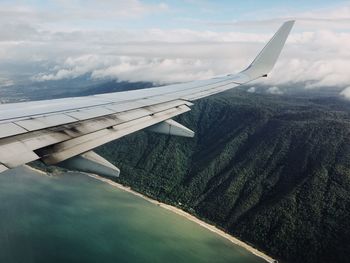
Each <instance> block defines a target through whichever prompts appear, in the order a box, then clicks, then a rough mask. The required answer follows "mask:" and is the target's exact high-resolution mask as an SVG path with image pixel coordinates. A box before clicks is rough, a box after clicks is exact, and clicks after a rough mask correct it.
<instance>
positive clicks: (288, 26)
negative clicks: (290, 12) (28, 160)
mask: <svg viewBox="0 0 350 263" xmlns="http://www.w3.org/2000/svg"><path fill="white" fill-rule="evenodd" d="M294 23H295V21H293V20H292V21H287V22H285V23H284V24H283V25H282V26H281V27H280V28H279V29H278V31H277V32H276V34H275V35H274V36H273V37H272V38H271V40H270V41H269V42H268V43H267V44H266V46H265V47H264V48H263V50H262V51H261V52H260V53H259V55H258V56H257V57H256V58H255V59H254V61H253V62H252V63H251V64H250V65H249V67H248V68H246V69H245V70H243V71H242V72H241V73H243V74H245V75H247V76H248V77H249V79H250V80H254V79H257V78H260V77H266V76H267V74H268V73H269V72H270V71H271V70H272V68H273V66H274V65H275V63H276V61H277V59H278V57H279V55H280V53H281V51H282V48H283V46H284V44H285V43H286V40H287V38H288V36H289V33H290V31H291V30H292V28H293V25H294Z"/></svg>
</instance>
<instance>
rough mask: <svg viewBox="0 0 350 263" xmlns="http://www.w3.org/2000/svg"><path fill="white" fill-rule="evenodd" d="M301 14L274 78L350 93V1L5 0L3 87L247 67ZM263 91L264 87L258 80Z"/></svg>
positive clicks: (193, 75) (205, 74)
mask: <svg viewBox="0 0 350 263" xmlns="http://www.w3.org/2000/svg"><path fill="white" fill-rule="evenodd" d="M290 19H296V20H297V22H296V25H295V28H294V29H293V31H292V34H291V36H290V38H289V39H288V42H287V44H286V47H285V49H284V51H283V53H282V55H281V58H280V60H279V61H278V64H277V65H276V67H275V69H274V70H273V72H272V73H271V76H270V77H269V78H268V79H264V80H263V81H264V83H265V84H268V85H271V89H269V90H271V93H273V94H279V93H280V90H279V87H280V86H282V85H293V84H300V83H302V85H303V86H304V87H305V88H306V89H313V88H322V87H336V88H337V89H339V88H340V89H342V92H341V95H342V96H345V97H350V74H349V73H348V72H349V70H348V69H349V68H350V48H349V46H350V1H341V0H333V1H324V0H317V1H316V0H308V1H305V0H294V1H277V0H265V1H258V0H245V1H233V0H231V1H228V0H221V1H206V0H181V1H175V0H169V1H166V0H165V1H157V0H147V1H141V0H128V1H122V0H96V1H94V0H52V1H44V0H22V1H16V0H12V1H7V0H1V1H0V88H1V87H3V86H10V85H14V84H17V83H25V82H27V81H41V82H42V81H50V80H61V79H72V78H76V77H79V76H88V77H90V78H92V79H98V80H100V79H119V80H127V81H151V82H154V83H157V84H163V83H174V82H182V81H189V80H195V79H204V78H210V77H213V76H216V75H223V74H228V73H235V72H239V71H241V70H242V69H244V68H245V67H246V66H247V65H249V63H250V62H251V61H252V60H253V59H254V57H255V56H256V54H257V53H258V52H259V51H260V50H261V49H262V48H263V46H264V44H265V43H266V42H267V41H268V40H269V38H270V37H271V36H272V35H273V34H274V32H275V31H276V30H277V29H278V27H279V26H280V25H281V24H282V23H283V22H284V21H286V20H290ZM251 92H254V89H251Z"/></svg>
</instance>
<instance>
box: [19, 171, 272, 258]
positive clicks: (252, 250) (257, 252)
mask: <svg viewBox="0 0 350 263" xmlns="http://www.w3.org/2000/svg"><path fill="white" fill-rule="evenodd" d="M25 167H26V168H28V169H29V170H32V171H34V172H37V173H40V174H41V175H48V173H47V172H44V171H42V170H39V169H37V168H33V167H31V166H29V165H25ZM81 174H83V175H87V176H88V177H90V178H93V179H95V180H98V181H101V182H104V183H107V184H109V185H111V186H114V187H116V188H118V189H120V190H123V191H125V192H128V193H131V194H133V195H135V196H138V197H140V198H142V199H144V200H146V201H148V202H150V203H152V204H155V205H157V206H159V207H162V208H164V209H166V210H168V211H171V212H173V213H175V214H177V215H180V216H182V217H185V218H186V219H188V220H190V221H192V222H194V223H196V224H198V225H199V226H201V227H203V228H205V229H207V230H209V231H211V232H213V233H215V234H217V235H219V236H221V237H223V238H225V239H227V240H228V241H230V242H231V243H233V244H235V245H236V246H239V247H241V248H244V249H245V250H247V251H248V252H250V253H252V254H254V255H255V256H257V257H259V258H261V259H263V260H265V261H266V262H269V263H275V262H278V261H277V260H275V259H273V258H272V257H270V256H268V255H266V254H265V253H263V252H261V251H260V250H258V249H256V248H254V247H252V246H251V245H248V244H247V243H245V242H243V241H241V240H239V239H238V238H235V237H234V236H232V235H230V234H228V233H226V232H225V231H223V230H221V229H219V228H217V227H216V226H214V225H210V224H208V223H206V222H204V221H203V220H201V219H199V218H197V217H195V216H193V215H191V214H190V213H188V212H185V211H183V210H181V209H180V208H177V207H175V206H172V205H168V204H165V203H162V202H159V201H157V200H154V199H152V198H150V197H148V196H145V195H143V194H141V193H139V192H136V191H134V190H132V189H131V187H128V186H124V185H122V184H120V183H117V182H114V181H112V180H110V179H107V178H104V177H102V176H99V175H95V174H88V173H81Z"/></svg>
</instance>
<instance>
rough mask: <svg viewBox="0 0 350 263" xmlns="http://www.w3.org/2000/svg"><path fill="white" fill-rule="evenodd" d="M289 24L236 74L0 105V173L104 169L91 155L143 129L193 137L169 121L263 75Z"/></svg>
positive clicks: (104, 165) (190, 132) (276, 52)
mask: <svg viewBox="0 0 350 263" xmlns="http://www.w3.org/2000/svg"><path fill="white" fill-rule="evenodd" d="M293 24H294V22H293V21H289V22H286V23H284V24H283V25H282V27H281V28H280V29H279V30H278V31H277V33H276V34H275V35H274V37H273V38H272V39H271V40H270V42H269V43H268V44H267V45H266V46H265V48H264V49H263V50H262V52H261V53H260V54H259V55H258V57H257V58H256V59H255V60H254V61H253V63H252V64H251V65H250V66H249V67H248V68H247V69H246V70H244V71H242V72H241V73H238V74H234V75H227V76H224V77H218V78H213V79H209V80H200V81H194V82H188V83H183V84H174V85H168V86H163V87H159V88H150V89H143V90H135V91H127V92H118V93H110V94H102V95H95V96H87V97H77V98H67V99H57V100H47V101H37V102H24V103H15V104H3V105H0V172H3V171H5V170H7V169H10V168H14V167H17V166H19V165H23V164H26V163H28V162H31V161H34V160H41V161H43V162H44V163H46V164H54V165H57V164H65V163H69V165H70V166H69V167H70V168H72V165H73V168H74V165H76V167H78V165H79V167H90V166H91V165H90V163H91V162H96V163H98V165H97V166H101V167H107V168H106V171H109V169H112V170H113V169H114V168H113V165H112V164H109V163H108V162H107V161H106V160H103V158H102V157H96V154H94V153H92V152H91V151H92V150H93V149H94V148H96V147H98V146H100V145H103V144H105V143H108V142H110V141H113V140H116V139H118V138H120V137H123V136H125V135H128V134H131V133H134V132H136V131H139V130H143V129H149V130H150V131H155V132H160V133H165V134H173V135H181V136H187V137H192V136H193V132H192V131H190V130H189V129H187V128H186V127H183V126H182V125H181V124H178V123H176V122H174V121H173V120H171V118H173V117H175V116H177V115H180V114H182V113H185V112H187V111H189V110H190V107H191V106H192V105H193V104H192V102H193V101H195V100H197V99H200V98H203V97H207V96H210V95H213V94H216V93H220V92H223V91H225V90H228V89H232V88H234V87H237V86H239V85H242V84H245V83H247V82H249V81H252V80H254V79H257V78H259V77H263V76H265V75H267V74H268V73H269V71H270V70H271V69H272V67H273V65H274V64H275V62H276V60H277V58H278V56H279V54H280V52H281V50H282V48H283V45H284V43H285V41H286V39H287V37H288V35H289V33H290V30H291V28H292V26H293ZM77 156H78V157H79V156H80V157H79V158H78V157H77ZM116 169H117V168H115V169H114V171H116ZM80 170H82V169H80ZM89 171H91V170H89ZM97 172H101V170H98V171H97ZM106 173H107V172H106ZM107 174H109V173H107ZM110 174H112V173H110ZM114 174H119V171H118V173H114Z"/></svg>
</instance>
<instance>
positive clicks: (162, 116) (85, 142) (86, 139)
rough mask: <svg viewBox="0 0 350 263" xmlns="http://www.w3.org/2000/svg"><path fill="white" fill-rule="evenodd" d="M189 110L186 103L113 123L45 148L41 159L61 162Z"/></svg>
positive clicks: (49, 162)
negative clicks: (104, 127)
mask: <svg viewBox="0 0 350 263" xmlns="http://www.w3.org/2000/svg"><path fill="white" fill-rule="evenodd" d="M189 110H190V108H189V107H188V106H186V105H182V106H178V107H176V108H171V109H168V110H165V111H162V112H158V113H155V114H152V115H149V116H145V117H142V118H138V119H135V120H132V121H129V122H125V123H122V124H119V125H115V126H113V127H110V128H108V129H103V130H100V131H96V132H94V133H89V134H87V135H84V136H80V137H77V138H74V139H71V140H68V141H64V142H62V143H58V144H56V145H54V146H52V147H50V148H47V149H45V150H44V151H43V152H42V154H43V157H42V160H43V161H44V162H45V163H46V164H56V163H59V162H62V161H64V160H67V159H69V158H71V157H73V156H76V155H79V154H82V153H85V152H88V151H90V150H92V149H94V148H96V147H98V146H101V145H103V144H105V143H108V142H111V141H113V140H116V139H118V138H121V137H123V136H125V135H128V134H131V133H133V132H136V131H139V130H142V129H144V128H147V127H149V126H152V125H154V124H157V123H159V122H162V121H165V120H167V119H170V118H172V117H174V116H177V115H179V114H182V113H185V112H187V111H189ZM39 154H40V151H39Z"/></svg>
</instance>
